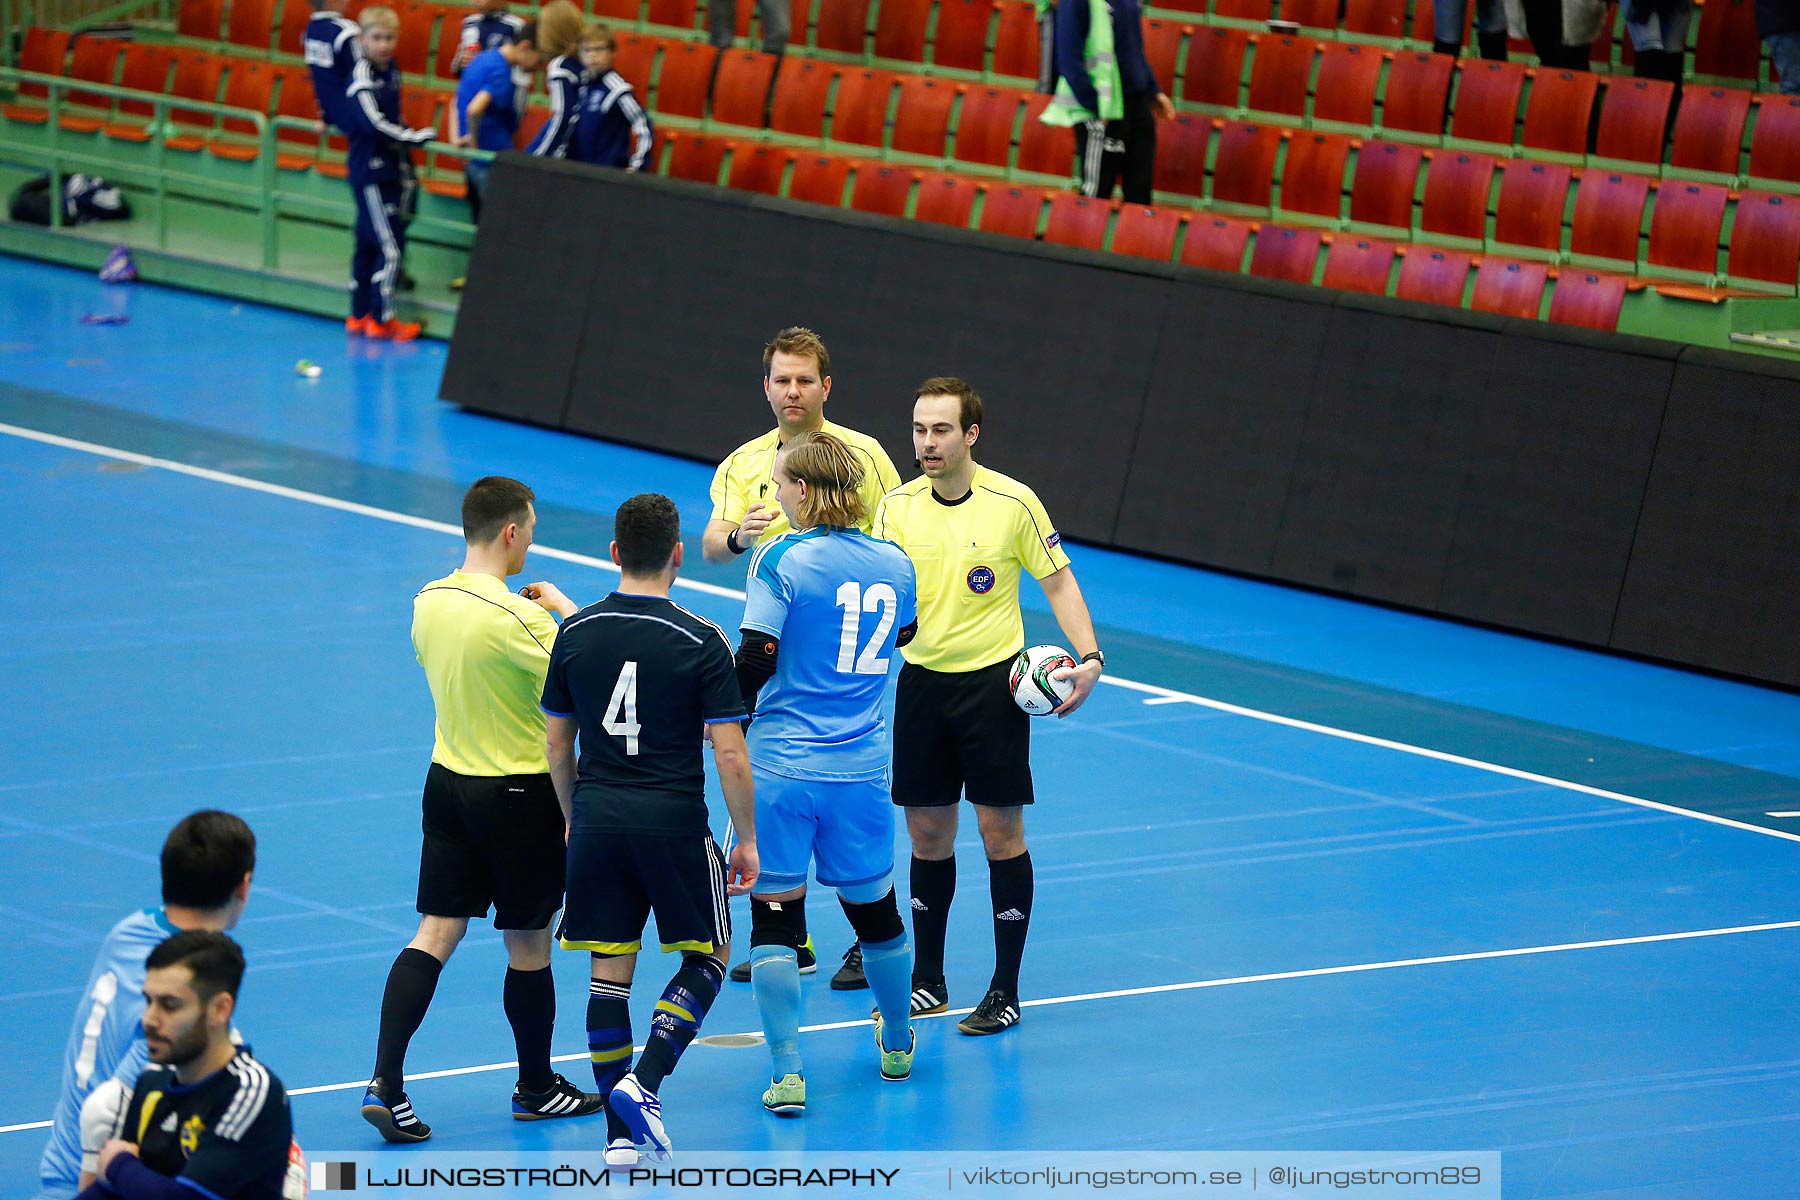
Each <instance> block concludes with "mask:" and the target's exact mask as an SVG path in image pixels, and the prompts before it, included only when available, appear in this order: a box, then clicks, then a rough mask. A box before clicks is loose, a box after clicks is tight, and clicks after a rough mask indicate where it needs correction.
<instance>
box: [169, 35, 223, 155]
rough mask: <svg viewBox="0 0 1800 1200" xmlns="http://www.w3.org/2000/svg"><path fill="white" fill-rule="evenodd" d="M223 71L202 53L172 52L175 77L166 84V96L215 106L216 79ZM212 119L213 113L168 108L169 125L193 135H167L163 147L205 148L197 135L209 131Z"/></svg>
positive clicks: (216, 60) (218, 61)
mask: <svg viewBox="0 0 1800 1200" xmlns="http://www.w3.org/2000/svg"><path fill="white" fill-rule="evenodd" d="M224 68H225V63H224V61H223V60H222V59H220V58H219V57H217V56H216V55H213V54H211V53H209V52H207V51H205V50H178V51H176V53H175V78H174V80H173V82H171V83H170V85H169V94H170V95H172V96H177V97H179V98H181V99H183V100H196V101H199V102H201V103H203V104H216V103H218V100H219V76H220V75H221V74H222V73H223V71H224ZM213 120H214V118H213V114H212V113H210V112H207V111H205V110H202V109H197V108H173V107H172V108H170V109H169V122H170V124H173V125H181V126H185V127H187V128H189V129H191V130H193V131H194V132H191V133H179V134H171V135H169V136H168V137H166V138H165V139H164V140H163V144H164V145H165V146H167V147H168V148H169V149H171V150H182V151H188V152H192V151H196V150H199V149H200V148H201V147H202V146H204V145H206V139H205V138H204V137H202V136H201V134H203V133H210V132H211V131H212V128H213Z"/></svg>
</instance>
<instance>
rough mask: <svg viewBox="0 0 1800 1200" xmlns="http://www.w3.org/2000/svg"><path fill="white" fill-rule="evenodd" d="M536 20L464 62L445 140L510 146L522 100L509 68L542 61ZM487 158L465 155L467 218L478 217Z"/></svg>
mask: <svg viewBox="0 0 1800 1200" xmlns="http://www.w3.org/2000/svg"><path fill="white" fill-rule="evenodd" d="M537 36H538V33H537V23H536V22H535V21H527V22H525V24H524V25H523V26H521V27H520V29H519V36H518V37H517V38H516V39H515V40H513V41H511V42H507V43H505V44H503V45H499V46H495V47H494V48H493V49H491V50H483V51H482V52H481V53H480V54H477V55H476V56H475V57H474V58H473V59H471V60H470V61H469V65H468V66H467V67H466V68H464V70H463V73H462V80H461V81H460V82H459V83H458V84H457V85H456V103H455V104H453V105H451V106H450V140H451V141H452V142H453V143H455V144H456V145H458V146H473V147H474V148H476V149H478V150H492V151H495V152H496V153H497V152H499V151H501V150H511V149H512V148H513V138H514V137H515V136H516V135H517V134H518V132H519V117H520V115H521V109H522V108H523V106H522V105H521V104H520V103H519V97H518V93H517V91H516V90H515V88H514V86H513V78H512V76H513V71H514V70H515V69H516V70H519V71H523V72H525V73H526V74H531V73H534V72H536V71H537V69H538V67H539V66H540V65H541V63H542V59H541V58H540V57H539V55H538V50H537ZM489 166H490V164H489V163H487V162H480V161H477V160H475V159H468V160H465V161H464V163H463V175H464V177H465V178H466V179H467V180H468V183H469V219H470V220H471V221H473V222H474V223H475V224H477V225H479V224H480V223H481V199H482V195H483V194H484V193H485V192H486V191H487V177H488V167H489Z"/></svg>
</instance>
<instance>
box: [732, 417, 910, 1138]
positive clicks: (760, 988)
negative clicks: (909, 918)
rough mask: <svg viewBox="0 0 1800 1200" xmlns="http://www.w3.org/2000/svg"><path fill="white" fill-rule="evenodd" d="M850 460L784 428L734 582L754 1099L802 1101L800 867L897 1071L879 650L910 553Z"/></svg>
mask: <svg viewBox="0 0 1800 1200" xmlns="http://www.w3.org/2000/svg"><path fill="white" fill-rule="evenodd" d="M862 482H863V466H862V460H861V458H860V457H859V456H858V455H856V454H854V453H853V452H852V451H851V450H850V448H849V447H848V446H846V445H845V444H844V443H843V442H842V441H840V440H839V439H838V438H836V437H834V436H832V435H831V434H829V433H823V432H819V433H802V434H799V435H797V436H795V437H793V438H790V439H789V440H788V442H787V443H786V445H784V446H783V447H782V449H781V452H780V453H779V454H778V455H777V456H776V458H775V469H774V484H775V496H776V499H777V500H778V501H779V502H780V504H781V510H782V512H783V513H785V514H786V516H787V519H788V522H789V524H791V525H792V526H793V527H794V528H793V532H790V533H786V534H783V535H782V536H780V537H778V538H774V539H773V540H770V541H767V542H764V543H763V544H762V545H761V546H759V547H757V549H756V553H755V555H754V557H753V558H752V559H751V562H750V577H749V581H748V583H747V584H746V586H745V591H746V594H747V600H746V603H745V607H744V621H743V642H742V644H741V646H740V647H739V649H738V655H737V669H738V682H739V685H740V687H741V689H742V690H743V693H744V702H745V706H746V707H747V708H748V709H749V710H750V712H751V713H753V714H754V716H753V717H752V723H751V725H750V735H749V747H750V769H751V773H752V775H753V777H754V779H755V783H756V838H757V845H758V847H759V849H760V852H761V856H762V874H761V875H760V877H759V878H758V879H757V884H756V891H754V892H752V893H751V896H750V913H751V924H750V982H751V987H752V988H753V989H754V991H755V994H756V1005H757V1007H758V1008H759V1009H760V1010H761V1012H762V1020H763V1032H764V1036H765V1037H766V1039H767V1041H768V1043H769V1052H770V1054H771V1055H772V1056H773V1059H774V1062H773V1071H772V1076H773V1081H772V1082H771V1083H770V1085H769V1088H768V1090H767V1091H765V1092H764V1093H763V1107H764V1108H766V1109H768V1110H769V1111H770V1112H774V1113H780V1114H783V1115H789V1116H793V1115H798V1114H800V1113H802V1112H804V1111H805V1109H806V1076H805V1072H804V1070H803V1068H802V1066H801V1061H800V1046H799V1039H800V966H799V948H800V947H801V945H803V944H804V943H805V941H806V880H807V868H808V866H809V865H816V870H817V874H818V878H819V882H820V883H821V884H824V885H825V886H826V887H830V888H835V889H836V890H837V893H838V901H839V903H841V904H842V905H843V906H844V913H845V915H847V916H848V917H849V918H850V925H851V928H853V929H854V930H855V931H856V936H857V940H858V941H859V942H860V943H861V946H862V952H863V971H864V972H865V973H866V974H867V976H868V979H869V987H870V988H871V989H872V990H873V991H874V993H875V1000H876V1003H877V1006H878V1010H877V1013H876V1018H875V1040H876V1049H877V1051H878V1052H879V1055H880V1060H881V1077H882V1078H883V1079H888V1080H902V1079H905V1078H907V1077H908V1076H909V1075H911V1073H912V1057H913V1045H914V1039H913V1032H912V1025H911V1023H910V1020H909V1016H908V1002H909V994H910V991H911V988H912V946H911V944H910V943H909V942H908V941H907V937H906V925H905V923H904V922H903V921H902V920H901V919H900V908H899V905H898V904H897V903H896V902H895V899H894V808H893V805H892V804H891V803H890V801H889V798H888V735H887V725H886V722H885V721H884V720H883V719H882V712H881V709H882V700H883V698H884V697H885V696H886V694H887V684H888V663H889V661H890V660H891V659H892V657H893V654H894V647H895V646H896V645H905V644H906V642H907V641H908V640H910V639H911V637H912V635H913V633H914V632H916V631H917V629H918V613H917V589H916V587H915V582H914V577H913V566H912V562H911V560H910V559H908V558H907V556H906V553H905V551H903V550H901V549H900V547H898V546H896V545H895V544H894V543H892V542H888V541H882V540H880V539H878V538H872V537H870V536H868V535H867V534H865V533H862V532H861V531H860V530H859V529H858V526H860V525H863V524H865V523H866V520H867V516H868V514H867V513H865V512H864V511H863V509H864V503H865V502H864V500H863V498H862V496H861V495H860V493H859V492H858V490H857V489H858V488H859V487H860V486H861V484H862Z"/></svg>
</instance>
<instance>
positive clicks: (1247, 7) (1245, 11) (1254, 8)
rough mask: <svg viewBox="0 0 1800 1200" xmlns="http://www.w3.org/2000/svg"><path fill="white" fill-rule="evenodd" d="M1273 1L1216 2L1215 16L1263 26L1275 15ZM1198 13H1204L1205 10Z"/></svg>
mask: <svg viewBox="0 0 1800 1200" xmlns="http://www.w3.org/2000/svg"><path fill="white" fill-rule="evenodd" d="M1274 10H1275V6H1274V3H1273V0H1215V3H1214V5H1213V15H1214V16H1217V17H1227V18H1230V19H1232V20H1237V21H1252V22H1255V23H1257V24H1261V23H1262V22H1264V21H1267V20H1268V19H1269V18H1270V17H1272V16H1274V15H1275V12H1274ZM1196 11H1199V12H1204V11H1206V10H1205V9H1198V10H1196Z"/></svg>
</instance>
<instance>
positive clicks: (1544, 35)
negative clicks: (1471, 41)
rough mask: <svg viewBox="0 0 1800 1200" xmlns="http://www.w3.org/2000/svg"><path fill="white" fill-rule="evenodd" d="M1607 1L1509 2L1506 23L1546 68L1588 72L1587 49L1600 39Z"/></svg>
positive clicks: (1516, 0)
mask: <svg viewBox="0 0 1800 1200" xmlns="http://www.w3.org/2000/svg"><path fill="white" fill-rule="evenodd" d="M1605 19H1606V3H1605V0H1506V23H1507V24H1508V25H1509V26H1510V27H1511V29H1512V32H1513V34H1514V35H1516V36H1520V37H1526V38H1529V39H1531V48H1532V50H1533V51H1535V52H1536V53H1537V56H1538V61H1539V62H1541V63H1542V64H1543V65H1544V66H1546V67H1561V68H1563V69H1564V70H1568V71H1585V70H1587V69H1588V48H1589V47H1590V46H1592V45H1593V44H1594V39H1595V38H1597V37H1599V36H1600V25H1601V23H1602V22H1603V21H1604V20H1605Z"/></svg>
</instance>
